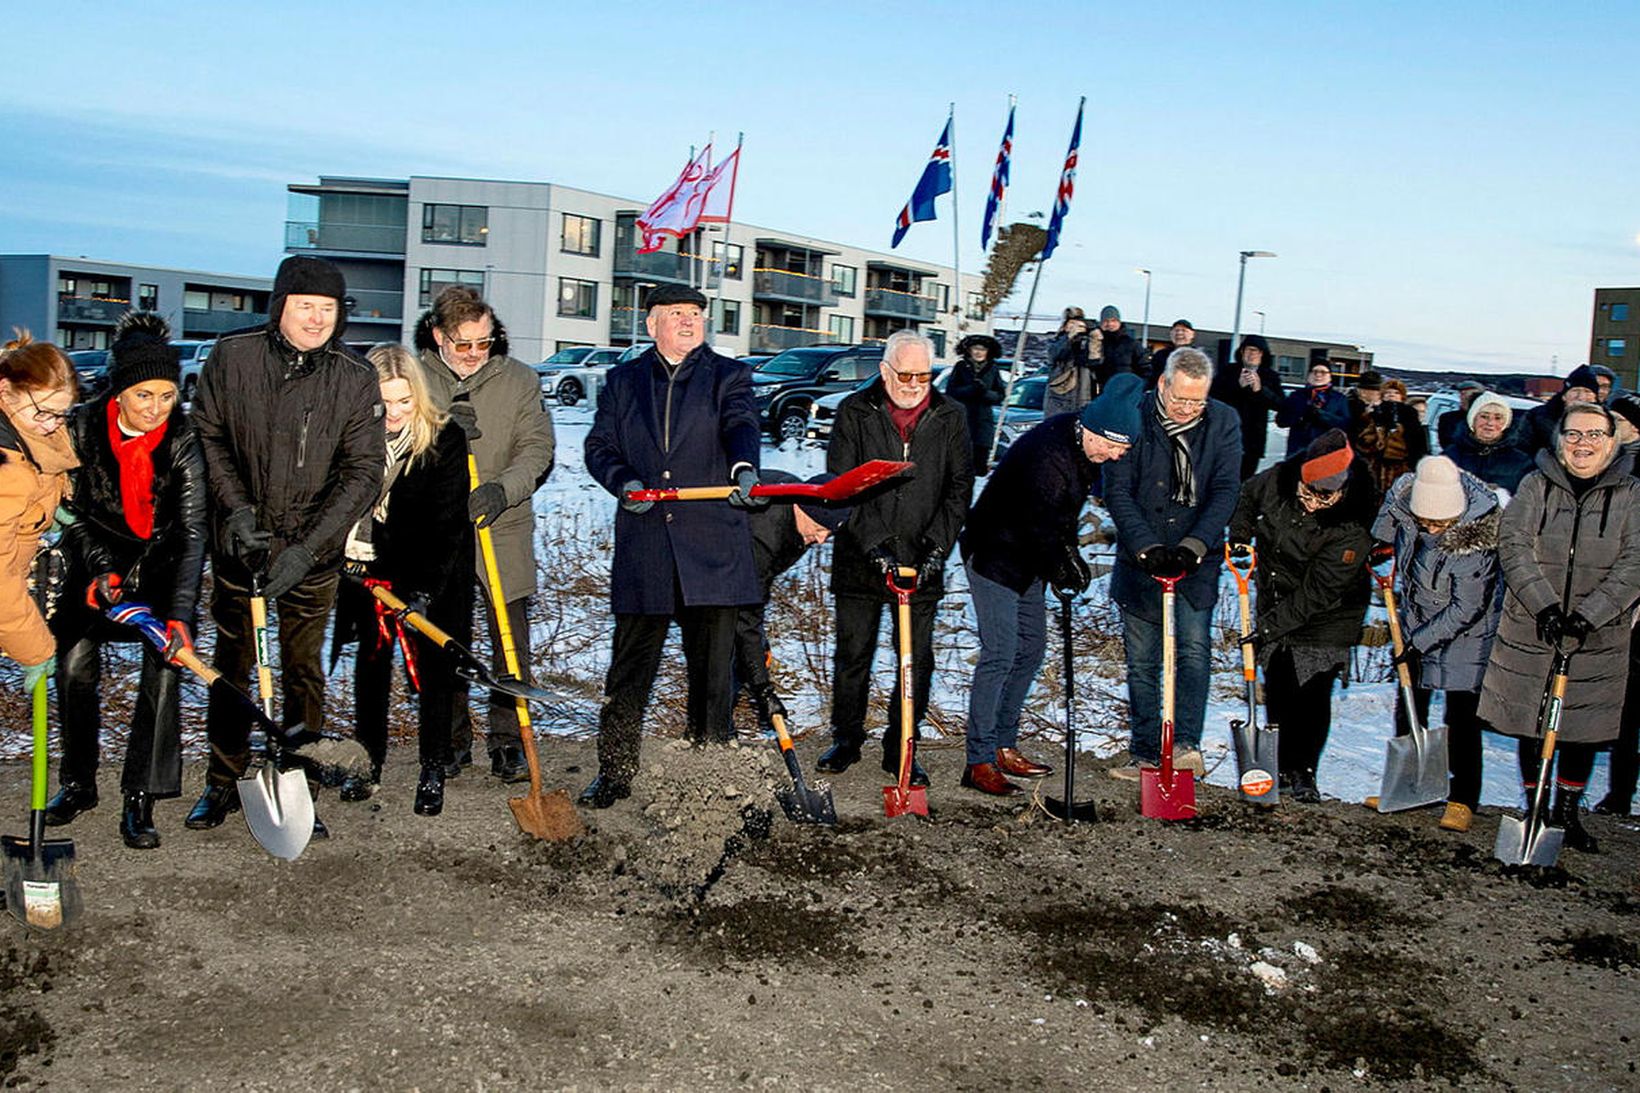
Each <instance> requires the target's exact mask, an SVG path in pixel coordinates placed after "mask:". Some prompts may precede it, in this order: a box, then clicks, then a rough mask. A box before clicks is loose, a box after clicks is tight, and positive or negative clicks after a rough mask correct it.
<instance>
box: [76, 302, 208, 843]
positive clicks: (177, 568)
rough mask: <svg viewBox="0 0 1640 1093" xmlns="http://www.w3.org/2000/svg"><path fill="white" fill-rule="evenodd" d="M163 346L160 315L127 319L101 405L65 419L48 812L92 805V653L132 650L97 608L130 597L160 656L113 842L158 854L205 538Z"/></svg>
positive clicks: (176, 783) (177, 783) (95, 656)
mask: <svg viewBox="0 0 1640 1093" xmlns="http://www.w3.org/2000/svg"><path fill="white" fill-rule="evenodd" d="M169 338H170V330H169V329H168V328H167V326H166V325H165V320H164V319H162V318H160V317H159V316H158V315H155V314H153V313H152V312H133V313H131V314H128V315H127V316H126V317H125V318H124V319H122V320H121V321H120V325H119V327H118V328H117V330H116V331H115V338H114V346H113V349H112V350H111V351H110V353H109V361H110V367H109V377H110V381H111V384H110V388H109V392H108V394H106V395H104V396H103V397H101V398H99V399H96V400H94V401H92V402H89V403H83V404H81V405H80V406H78V407H76V408H75V409H74V411H73V412H72V414H71V415H70V417H69V422H68V429H69V436H70V438H71V439H72V440H73V443H74V450H75V453H76V454H77V455H78V457H79V460H80V466H79V468H78V469H76V470H75V471H74V472H73V474H72V482H73V500H72V501H71V502H70V509H71V511H72V513H73V514H74V516H75V522H74V523H73V524H71V525H69V527H68V529H67V531H66V532H65V533H64V535H63V540H62V546H63V553H64V560H65V563H66V567H67V569H66V576H65V580H64V587H65V588H67V589H69V590H71V594H70V595H68V596H65V597H64V600H63V603H62V606H61V607H60V609H59V610H58V612H57V614H56V615H55V616H54V617H53V618H52V620H51V627H52V632H53V633H54V634H55V635H56V638H57V650H58V662H57V696H58V701H59V703H60V713H61V718H62V733H63V759H62V766H61V768H60V773H59V779H60V782H61V788H60V789H59V790H58V791H57V795H56V797H54V798H53V799H52V801H51V803H50V804H49V805H48V806H47V808H46V823H48V824H54V825H56V824H66V823H68V822H69V821H71V820H73V819H74V817H75V816H78V815H79V814H80V813H81V812H84V811H86V810H87V809H91V808H95V807H96V805H97V763H98V738H99V736H100V735H101V732H102V711H101V706H102V702H101V697H100V695H99V690H100V685H101V682H102V647H103V645H104V644H105V643H107V642H111V641H113V642H128V641H133V640H140V639H136V638H135V636H134V632H133V631H131V630H130V629H128V628H126V627H122V626H117V625H116V624H114V623H113V622H111V621H110V620H108V619H107V618H106V617H105V616H104V615H103V613H102V608H103V607H105V606H107V605H108V604H111V603H115V602H118V601H119V600H120V599H122V598H124V597H130V598H131V599H133V600H138V601H141V602H142V603H144V604H146V605H148V606H149V607H151V608H152V609H153V611H154V614H155V616H156V617H158V618H160V619H163V620H165V628H166V633H167V634H168V635H169V637H170V643H169V644H168V645H167V647H166V651H165V653H161V652H160V651H158V650H156V649H154V648H152V647H149V646H147V645H144V648H143V654H142V674H141V676H140V677H139V679H138V682H137V702H136V709H135V710H134V711H133V713H132V716H131V729H130V735H129V736H128V738H127V740H126V748H125V770H124V773H123V774H122V776H121V778H120V788H121V790H122V791H123V794H124V809H123V811H122V812H121V816H120V835H121V837H122V838H123V839H124V840H125V845H127V846H129V847H131V848H133V849H137V850H151V849H153V848H154V847H157V846H158V845H159V832H158V831H157V830H156V829H155V827H154V822H153V808H154V800H155V799H156V798H161V797H175V796H177V795H178V794H179V793H181V791H182V737H181V726H180V722H179V705H180V701H179V700H180V690H179V687H180V685H181V672H180V671H179V670H178V668H177V667H176V661H175V660H173V659H170V658H171V657H172V656H174V655H175V653H176V652H178V651H180V650H181V649H183V648H188V649H192V648H193V640H192V637H191V631H192V628H193V625H194V610H195V606H196V604H197V603H198V600H199V580H200V571H201V569H202V568H203V566H204V563H205V539H206V534H207V531H206V496H207V492H206V491H207V487H206V480H205V457H204V455H203V453H202V452H201V450H200V446H199V438H198V436H197V435H196V434H195V432H194V428H193V423H192V422H191V421H190V420H189V418H188V415H187V413H186V412H184V410H183V409H182V406H181V405H180V404H179V403H178V401H177V382H178V380H179V378H180V375H181V373H180V368H179V366H178V362H177V351H176V347H174V346H172V345H171V344H170V342H169Z"/></svg>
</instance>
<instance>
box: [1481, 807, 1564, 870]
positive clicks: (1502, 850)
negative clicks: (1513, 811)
mask: <svg viewBox="0 0 1640 1093" xmlns="http://www.w3.org/2000/svg"><path fill="white" fill-rule="evenodd" d="M1565 837H1566V832H1565V831H1564V830H1563V829H1561V828H1558V827H1550V826H1548V825H1547V824H1537V825H1536V826H1535V827H1534V826H1533V825H1532V824H1531V822H1530V812H1528V814H1527V815H1526V816H1522V817H1520V818H1519V819H1516V818H1515V817H1513V816H1505V817H1504V818H1503V819H1501V820H1499V821H1498V840H1497V842H1496V843H1494V844H1493V845H1492V856H1493V857H1494V858H1496V859H1498V860H1499V861H1501V862H1503V863H1504V864H1505V865H1541V866H1544V867H1548V866H1551V865H1553V864H1555V862H1557V861H1559V860H1560V844H1561V841H1562V840H1563V839H1565Z"/></svg>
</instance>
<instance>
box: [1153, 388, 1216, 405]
mask: <svg viewBox="0 0 1640 1093" xmlns="http://www.w3.org/2000/svg"><path fill="white" fill-rule="evenodd" d="M1162 392H1163V393H1164V394H1166V395H1167V401H1168V402H1169V403H1170V404H1172V405H1174V406H1177V407H1178V408H1179V409H1181V410H1200V409H1201V408H1202V407H1204V406H1206V405H1207V400H1206V399H1204V398H1180V397H1179V396H1178V395H1175V394H1174V393H1173V388H1172V387H1169V386H1167V385H1166V384H1164V385H1163V386H1162Z"/></svg>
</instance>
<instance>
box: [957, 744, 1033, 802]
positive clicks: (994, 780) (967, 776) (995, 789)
mask: <svg viewBox="0 0 1640 1093" xmlns="http://www.w3.org/2000/svg"><path fill="white" fill-rule="evenodd" d="M1003 750H1004V751H1007V750H1011V749H1006V748H1005V749H1003ZM962 784H963V785H964V786H965V787H966V788H968V789H977V790H979V791H980V792H981V793H989V794H990V795H991V796H993V797H1012V796H1014V795H1015V794H1017V793H1023V792H1025V791H1024V789H1022V788H1021V787H1019V786H1016V785H1014V784H1013V783H1012V782H1010V781H1008V779H1006V778H1004V777H1003V776H1002V772H1001V771H1000V770H998V769H997V766H996V764H995V763H969V764H968V767H967V769H965V770H964V771H963V772H962Z"/></svg>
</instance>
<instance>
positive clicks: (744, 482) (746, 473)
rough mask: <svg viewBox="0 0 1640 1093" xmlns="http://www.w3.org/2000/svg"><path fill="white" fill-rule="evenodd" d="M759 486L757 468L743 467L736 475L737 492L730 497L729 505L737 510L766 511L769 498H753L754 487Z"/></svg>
mask: <svg viewBox="0 0 1640 1093" xmlns="http://www.w3.org/2000/svg"><path fill="white" fill-rule="evenodd" d="M757 484H758V477H757V468H756V467H742V468H741V470H740V473H739V474H737V475H735V492H734V493H731V494H730V495H729V504H730V505H732V506H734V507H735V508H737V509H766V508H768V507H769V499H768V498H767V497H753V496H752V487H754V486H756V485H757Z"/></svg>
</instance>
